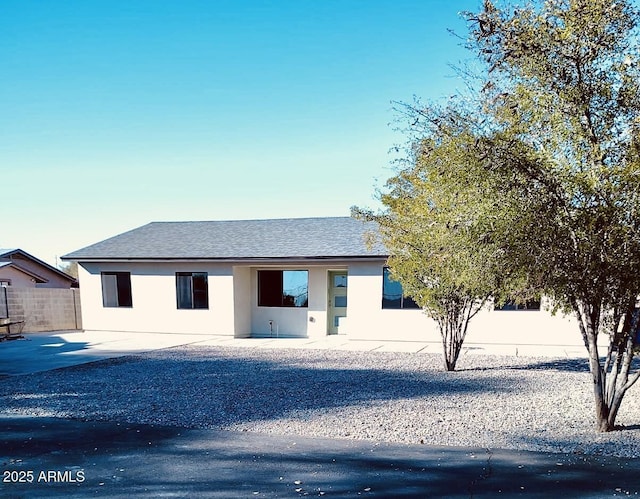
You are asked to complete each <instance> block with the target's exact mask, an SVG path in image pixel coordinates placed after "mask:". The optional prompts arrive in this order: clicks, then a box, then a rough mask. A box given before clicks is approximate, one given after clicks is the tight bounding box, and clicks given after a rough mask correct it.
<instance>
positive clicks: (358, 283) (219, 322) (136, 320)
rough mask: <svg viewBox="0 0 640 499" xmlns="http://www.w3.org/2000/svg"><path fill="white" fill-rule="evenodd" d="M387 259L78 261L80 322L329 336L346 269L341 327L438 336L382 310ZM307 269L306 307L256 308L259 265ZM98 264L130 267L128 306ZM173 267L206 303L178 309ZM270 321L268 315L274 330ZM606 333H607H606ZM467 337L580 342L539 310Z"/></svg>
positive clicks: (486, 324)
mask: <svg viewBox="0 0 640 499" xmlns="http://www.w3.org/2000/svg"><path fill="white" fill-rule="evenodd" d="M383 265H384V261H382V260H380V261H377V262H364V261H361V262H357V261H352V262H349V263H348V265H347V262H345V263H344V264H343V265H340V264H338V265H335V264H332V265H327V264H322V263H316V264H314V263H313V262H304V263H303V264H300V265H289V266H287V265H283V266H273V265H272V266H265V267H257V266H256V267H249V266H245V265H236V266H232V265H230V264H217V263H191V262H190V263H156V264H152V263H122V264H116V263H109V264H82V265H81V266H79V273H80V283H81V300H82V322H83V327H84V328H85V329H95V330H118V331H143V332H149V331H157V332H178V333H181V332H182V333H203V334H221V335H230V336H235V337H240V338H242V337H250V336H270V335H272V334H273V336H276V335H278V336H282V337H312V338H322V337H324V336H326V335H327V310H328V281H327V278H328V274H329V271H336V270H345V269H348V286H347V300H348V306H347V317H346V318H343V319H341V321H340V330H339V332H340V334H346V335H347V337H348V338H350V339H358V340H386V341H423V342H440V341H441V339H440V334H439V332H438V329H437V325H436V323H435V321H433V320H432V319H430V318H429V317H427V316H426V315H425V314H424V313H423V312H422V311H421V310H415V309H413V310H411V309H407V310H383V309H382V269H383ZM261 269H279V270H287V269H288V270H307V271H308V272H309V302H308V305H309V306H308V308H292V307H258V303H257V302H258V292H257V289H258V270H261ZM101 271H123V272H131V291H132V301H133V307H131V308H124V307H122V308H110V307H103V306H102V287H101V278H100V272H101ZM176 272H207V273H208V285H209V309H207V310H178V309H177V307H176V284H175V273H176ZM269 321H272V324H273V331H271V330H270V327H269ZM605 339H606V338H605ZM466 343H467V344H484V343H486V344H494V345H495V344H504V345H567V346H578V347H583V344H582V338H581V337H580V334H579V331H578V327H577V324H576V321H575V319H574V318H572V317H564V316H562V315H561V314H558V315H556V316H553V315H551V313H550V312H548V311H546V310H544V302H543V310H542V311H496V310H493V307H492V305H491V304H489V305H488V306H487V307H486V309H485V310H483V311H481V312H480V313H479V314H478V315H477V316H476V317H474V318H473V319H472V321H471V323H470V326H469V331H468V334H467V338H466Z"/></svg>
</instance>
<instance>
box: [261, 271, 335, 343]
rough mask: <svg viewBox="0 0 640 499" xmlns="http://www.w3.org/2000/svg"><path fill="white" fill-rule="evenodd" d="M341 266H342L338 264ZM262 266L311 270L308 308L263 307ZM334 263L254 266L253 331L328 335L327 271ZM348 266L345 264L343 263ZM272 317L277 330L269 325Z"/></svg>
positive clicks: (264, 333)
mask: <svg viewBox="0 0 640 499" xmlns="http://www.w3.org/2000/svg"><path fill="white" fill-rule="evenodd" d="M338 269H340V267H338ZM258 270H306V271H308V272H309V290H308V292H309V302H308V305H309V306H308V307H307V308H295V307H259V306H258V292H257V290H258ZM329 270H335V269H334V267H328V266H322V265H308V264H307V265H294V266H286V265H285V266H277V267H275V266H274V267H255V268H252V269H251V332H252V335H254V336H271V335H273V336H274V337H275V336H276V335H278V336H284V337H289V338H292V337H302V338H306V337H310V338H317V337H324V336H326V334H327V292H328V289H327V285H328V283H327V275H328V272H329ZM343 270H344V267H343ZM269 321H272V324H273V326H272V327H273V331H271V329H270V327H269Z"/></svg>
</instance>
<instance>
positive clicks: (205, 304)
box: [176, 272, 209, 309]
mask: <svg viewBox="0 0 640 499" xmlns="http://www.w3.org/2000/svg"><path fill="white" fill-rule="evenodd" d="M176 298H177V301H178V308H187V309H194V308H209V289H208V286H207V273H206V272H176Z"/></svg>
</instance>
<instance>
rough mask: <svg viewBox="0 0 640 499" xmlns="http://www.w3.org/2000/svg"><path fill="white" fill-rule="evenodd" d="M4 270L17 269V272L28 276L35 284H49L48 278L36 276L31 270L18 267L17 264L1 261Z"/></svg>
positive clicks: (0, 267)
mask: <svg viewBox="0 0 640 499" xmlns="http://www.w3.org/2000/svg"><path fill="white" fill-rule="evenodd" d="M3 268H12V269H16V270H18V271H20V272H22V273H23V274H26V275H28V276H29V277H30V278H32V279H33V280H34V281H35V282H38V283H44V282H49V279H47V278H46V277H42V276H41V275H38V274H36V273H34V272H31V271H30V270H28V269H25V268H24V267H21V266H20V265H16V264H15V263H13V262H11V261H7V262H1V261H0V269H3Z"/></svg>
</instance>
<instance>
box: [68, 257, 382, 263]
mask: <svg viewBox="0 0 640 499" xmlns="http://www.w3.org/2000/svg"><path fill="white" fill-rule="evenodd" d="M388 257H389V255H339V256H332V255H327V256H282V257H278V256H276V257H245V258H238V257H228V258H226V257H223V258H210V257H209V258H207V257H202V258H198V257H158V258H149V257H85V258H83V257H75V258H72V257H70V256H69V257H63V259H64V260H69V261H76V262H78V263H116V262H132V263H163V262H211V263H265V262H313V261H322V262H335V261H344V260H348V261H371V260H386V259H387V258H388Z"/></svg>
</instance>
